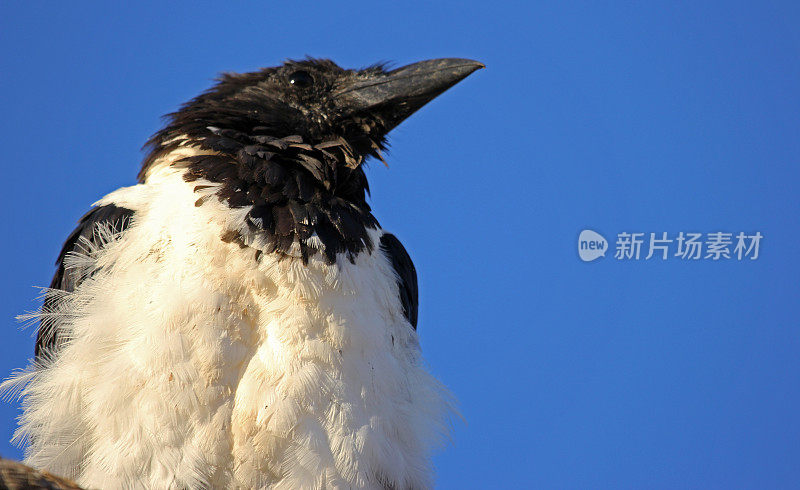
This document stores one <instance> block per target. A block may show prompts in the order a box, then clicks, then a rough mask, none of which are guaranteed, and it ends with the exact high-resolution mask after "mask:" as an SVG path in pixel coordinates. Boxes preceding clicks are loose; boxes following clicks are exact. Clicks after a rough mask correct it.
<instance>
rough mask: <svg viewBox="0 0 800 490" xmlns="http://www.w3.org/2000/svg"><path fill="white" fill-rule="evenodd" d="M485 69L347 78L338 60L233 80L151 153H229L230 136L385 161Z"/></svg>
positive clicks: (295, 64) (172, 127) (375, 72)
mask: <svg viewBox="0 0 800 490" xmlns="http://www.w3.org/2000/svg"><path fill="white" fill-rule="evenodd" d="M482 67H483V65H482V64H481V63H478V62H476V61H472V60H468V59H458V58H447V59H436V60H428V61H422V62H419V63H414V64H411V65H408V66H404V67H402V68H398V69H395V70H386V69H385V67H384V66H383V65H374V66H371V67H368V68H365V69H363V70H346V69H343V68H340V67H339V66H337V65H336V64H335V63H333V62H332V61H330V60H320V59H306V60H302V61H287V62H286V63H284V64H283V65H281V66H277V67H272V68H264V69H262V70H259V71H256V72H251V73H244V74H234V73H228V74H224V75H222V76H221V77H220V79H219V81H218V83H217V84H216V85H215V86H214V87H212V88H211V89H210V90H208V91H207V92H205V93H204V94H202V95H200V96H199V97H197V98H195V99H193V100H191V101H189V102H188V103H187V104H185V105H184V106H183V107H182V108H181V109H180V110H179V111H178V112H175V113H173V114H171V115H170V116H168V117H169V124H168V125H167V127H166V128H164V129H163V130H161V131H160V132H159V133H157V134H156V135H155V136H154V137H153V138H152V139H151V140H150V142H149V146H150V148H151V150H154V153H158V152H159V150H163V149H164V147H165V146H169V145H170V143H173V144H174V143H182V144H186V143H189V144H198V145H199V146H204V147H208V148H206V149H212V150H215V151H220V150H222V151H229V150H231V149H232V148H229V147H226V146H225V145H220V144H218V143H219V141H218V139H219V137H220V136H222V134H223V132H224V133H225V134H226V135H227V138H228V139H231V140H234V141H237V140H241V141H240V142H241V143H252V141H249V140H248V139H247V137H252V136H258V135H262V136H266V137H274V138H285V137H287V136H291V137H300V138H302V140H303V143H304V144H310V145H316V144H319V143H323V142H326V141H334V140H337V138H342V139H344V141H346V142H347V143H348V144H349V145H350V150H352V153H353V154H352V155H351V156H352V157H353V158H355V159H357V160H358V161H359V162H360V161H361V160H362V159H363V158H364V157H366V156H369V155H372V156H379V153H377V152H376V151H379V150H381V149H383V148H384V145H385V141H386V135H387V133H388V132H389V131H390V130H391V129H393V128H394V127H395V126H397V125H398V124H400V122H402V121H403V120H404V119H406V118H407V117H408V116H410V115H411V114H413V113H414V112H415V111H416V110H418V109H419V108H421V107H422V106H423V105H425V104H426V103H428V102H430V101H431V100H432V99H434V98H435V97H436V96H438V95H439V94H441V93H442V92H444V91H445V90H447V89H448V88H450V87H452V86H453V85H455V84H456V83H458V82H459V81H461V80H462V79H464V78H465V77H467V76H468V75H469V74H470V73H472V72H474V71H475V70H477V69H479V68H482ZM237 133H238V134H237ZM215 143H216V144H215ZM231 143H232V142H231ZM229 146H233V145H229ZM151 156H152V155H151ZM149 160H152V158H151V159H149ZM146 163H148V162H146ZM149 163H152V162H149ZM343 163H347V162H343Z"/></svg>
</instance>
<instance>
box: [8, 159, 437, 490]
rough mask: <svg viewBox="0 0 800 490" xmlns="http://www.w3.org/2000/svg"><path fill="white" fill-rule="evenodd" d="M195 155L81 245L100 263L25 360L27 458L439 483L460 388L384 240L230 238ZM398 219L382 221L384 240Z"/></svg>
mask: <svg viewBox="0 0 800 490" xmlns="http://www.w3.org/2000/svg"><path fill="white" fill-rule="evenodd" d="M202 184H205V185H208V186H209V187H208V188H207V189H205V190H203V191H199V192H201V193H205V198H202V199H201V200H200V201H198V197H201V196H199V195H198V192H196V187H197V185H198V182H194V183H192V184H191V185H190V184H187V183H185V182H184V181H183V179H182V178H181V175H180V172H179V171H177V170H174V169H172V168H170V167H168V166H165V167H161V168H159V169H157V170H156V171H154V172H153V174H151V175H150V176H149V177H148V181H147V183H146V184H141V185H138V186H134V187H130V188H126V189H121V190H119V191H117V192H115V193H112V194H110V195H109V196H107V197H106V198H104V199H103V200H102V201H100V203H101V204H107V203H115V204H117V205H121V206H125V207H127V208H130V209H132V210H134V211H135V216H134V219H133V222H132V224H131V226H130V227H129V228H128V229H127V230H126V231H125V232H124V233H121V234H115V233H113V230H108V233H106V235H107V236H106V238H107V243H106V244H105V245H104V246H102V247H100V248H97V249H94V250H87V251H86V254H84V255H75V256H72V257H71V258H70V259H69V264H68V265H69V267H71V268H74V269H80V270H85V271H86V273H87V277H88V274H89V273H90V272H91V273H92V275H91V277H88V278H87V279H86V280H85V281H84V282H83V283H82V284H81V285H80V287H78V288H77V289H76V290H75V291H74V292H71V293H64V292H52V293H50V294H54V295H61V297H60V299H59V302H58V304H59V309H58V311H56V312H52V313H47V314H46V318H44V319H43V322H44V324H45V325H47V324H51V325H52V324H57V325H58V328H59V329H61V330H62V331H64V332H67V333H68V335H69V337H70V339H71V340H70V342H68V343H67V344H66V345H65V346H64V347H63V348H61V350H60V351H59V354H58V355H57V356H55V357H54V358H53V359H50V360H45V361H44V362H40V363H38V364H36V365H34V366H32V367H31V368H29V369H28V370H27V371H25V372H23V373H21V374H20V375H18V376H17V377H16V378H15V379H14V380H12V381H11V383H12V384H14V383H16V384H17V385H18V386H23V385H24V386H25V388H24V394H25V398H24V405H25V413H24V415H23V417H22V420H21V426H20V430H19V433H18V436H17V437H18V438H20V439H27V440H28V441H29V443H30V446H29V449H28V453H27V458H26V461H27V462H28V463H29V464H31V465H33V466H36V467H40V468H46V469H48V470H50V471H52V472H55V473H58V474H62V475H65V476H68V477H73V478H75V479H76V480H77V481H78V482H79V483H82V484H84V485H86V486H88V487H97V488H138V487H141V488H260V487H266V488H276V489H277V488H396V489H404V488H425V487H428V486H430V484H431V476H432V475H431V468H430V467H429V458H428V456H429V454H428V452H429V449H430V447H431V444H432V443H435V442H436V440H437V439H438V438H439V436H440V435H441V434H442V433H443V432H444V431H445V429H446V427H445V424H446V420H447V411H448V410H449V397H448V395H447V392H446V391H445V390H444V389H443V388H442V386H441V385H440V384H439V383H438V382H437V381H436V380H435V379H434V378H433V377H431V376H430V375H429V374H428V373H427V371H426V370H425V368H424V365H423V363H422V361H421V358H420V356H419V345H418V341H417V336H416V332H415V331H414V330H413V329H412V327H411V326H410V325H409V323H408V321H407V320H406V318H405V317H404V315H403V309H402V305H401V303H400V300H399V299H398V293H397V284H396V277H395V273H394V271H393V270H392V267H391V264H390V261H389V259H388V258H387V257H386V256H385V255H384V254H383V253H382V251H381V250H380V248H378V247H377V246H376V247H374V248H373V249H372V251H371V252H368V251H364V252H362V253H360V254H359V255H358V256H357V257H356V258H355V261H354V263H351V262H350V261H348V260H347V259H345V258H342V260H337V261H336V263H335V264H333V265H329V264H327V263H325V261H323V260H322V259H321V258H320V257H319V256H318V255H317V256H312V257H311V259H310V260H309V262H308V264H303V262H302V260H300V259H299V258H296V257H292V256H286V255H276V254H269V253H261V252H260V250H259V248H260V244H259V243H258V241H257V240H255V239H251V238H248V236H246V235H245V236H244V239H245V242H247V245H248V246H243V245H241V244H237V243H226V242H224V241H223V240H221V239H220V236H222V235H223V234H224V233H225V232H226V231H229V230H240V229H242V226H243V225H242V223H243V220H244V216H245V214H246V212H247V209H246V208H243V209H239V210H232V209H230V208H229V207H228V206H226V205H225V204H224V203H221V202H220V201H219V200H218V199H217V198H216V196H214V191H215V187H214V186H215V184H213V183H210V182H208V183H202ZM382 233H383V232H382V231H381V230H375V231H373V232H371V234H372V238H373V241H374V242H375V243H377V241H378V239H379V238H380V236H381V234H382Z"/></svg>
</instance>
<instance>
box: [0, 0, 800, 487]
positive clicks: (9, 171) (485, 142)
mask: <svg viewBox="0 0 800 490" xmlns="http://www.w3.org/2000/svg"><path fill="white" fill-rule="evenodd" d="M129 3H130V4H134V3H135V4H136V6H135V7H133V6H125V5H122V2H97V3H95V4H90V3H82V4H81V5H82V6H79V5H78V4H79V3H76V2H3V4H2V6H0V63H1V64H0V69H1V73H2V74H0V114H2V117H0V143H2V149H3V150H2V154H1V155H0V160H2V169H3V170H2V172H3V182H4V185H3V192H2V193H0V199H1V200H2V205H0V210H1V211H0V212H2V213H3V218H2V233H3V237H4V240H3V241H2V245H0V246H1V247H2V250H0V254H1V255H2V257H3V258H4V267H3V269H4V272H3V277H4V280H3V281H2V283H0V288H2V294H0V319H2V320H0V326H2V329H3V333H2V339H3V340H2V342H0V372H2V373H9V372H10V371H11V370H12V369H14V368H18V367H22V366H24V365H25V364H26V360H27V359H28V358H29V357H30V356H31V355H32V352H33V339H32V337H31V335H32V334H33V331H32V330H27V331H20V330H18V325H17V324H16V323H15V322H14V320H13V318H14V316H15V315H17V314H19V313H22V312H24V311H26V310H29V309H32V308H34V307H35V306H36V303H35V302H34V298H35V297H36V295H37V291H36V290H35V289H34V288H33V286H43V285H46V284H48V283H49V280H50V276H51V274H52V272H53V265H52V264H53V260H54V259H55V257H56V254H57V252H58V250H59V248H60V246H61V243H62V242H63V240H64V238H65V237H66V236H67V234H68V233H69V232H70V231H71V230H72V228H73V226H74V223H75V221H76V220H77V219H78V217H80V215H81V214H82V213H83V212H84V211H86V209H87V208H88V206H89V204H90V203H92V202H94V201H95V200H96V199H98V198H99V197H100V196H102V195H104V194H106V193H108V192H110V191H111V190H113V189H115V188H117V187H119V186H124V185H130V184H133V183H134V181H135V175H136V172H137V169H138V165H139V162H140V159H141V153H140V150H139V148H140V147H141V145H142V144H143V143H144V141H145V140H146V139H147V138H148V136H149V135H150V134H151V133H153V132H154V131H155V130H156V129H158V128H159V125H160V119H159V118H160V116H161V115H162V114H165V113H167V112H170V111H172V110H174V109H175V108H176V107H177V106H178V105H179V104H180V103H181V102H183V101H185V100H187V99H188V98H190V97H192V96H194V95H196V94H197V93H198V92H199V91H201V90H203V89H204V88H206V87H208V86H209V84H210V80H211V79H212V78H213V77H214V76H215V74H216V73H218V72H220V71H224V70H229V71H244V70H251V69H255V68H257V67H260V66H270V65H274V64H277V63H279V62H280V61H281V60H282V59H284V58H287V57H302V56H304V55H306V54H308V55H313V56H318V57H330V58H332V59H334V60H335V61H336V62H338V63H339V64H341V65H343V66H346V67H359V66H364V65H368V64H371V63H373V62H376V61H379V60H390V61H393V62H394V63H396V65H402V64H406V63H410V62H413V61H417V60H421V59H428V58H436V57H468V58H474V59H477V60H480V61H482V62H484V63H485V64H486V66H487V68H486V70H482V71H480V72H477V73H475V74H474V75H473V76H471V77H470V78H469V79H467V80H465V81H464V82H463V83H461V84H460V85H459V86H457V87H455V88H454V89H452V90H451V91H450V92H448V93H446V94H444V95H443V96H442V97H440V98H439V99H437V100H436V101H434V102H433V103H431V104H430V105H429V106H428V107H426V108H424V109H423V110H422V111H420V112H419V113H418V114H416V115H415V116H413V117H412V118H411V119H409V120H408V121H406V122H405V123H404V124H403V125H402V126H400V127H399V128H398V129H397V130H395V131H394V134H393V137H392V138H391V143H392V151H391V153H390V154H389V155H388V162H389V164H390V167H391V168H390V169H388V170H387V169H385V168H384V167H383V165H381V164H377V165H376V164H373V165H372V166H371V169H370V171H369V176H370V178H371V186H372V195H373V201H372V202H373V204H374V209H375V212H376V215H377V217H378V219H379V220H380V221H381V223H382V224H383V225H384V227H386V228H388V229H390V230H392V231H394V232H395V233H396V234H397V235H398V236H399V237H400V239H401V240H402V241H403V242H404V243H405V245H406V248H407V249H408V250H409V251H410V254H411V256H412V257H413V259H414V261H415V262H416V264H417V268H418V270H419V274H420V282H421V313H420V315H421V316H420V328H419V330H420V334H421V337H422V346H423V350H424V352H425V355H426V357H427V359H428V361H429V364H430V366H431V369H432V371H433V372H434V373H436V375H437V376H439V377H440V378H441V379H442V380H443V381H444V382H445V383H446V384H447V385H448V386H450V387H451V388H452V390H453V391H454V392H455V393H456V395H457V396H458V398H459V399H460V402H461V409H462V411H463V415H464V418H465V419H466V423H460V422H458V423H456V425H455V430H454V433H453V442H452V444H451V445H450V446H449V447H447V448H446V449H445V450H444V451H443V452H442V453H440V455H439V456H438V457H437V458H436V465H437V469H438V486H439V487H440V488H443V489H451V488H452V489H463V488H553V489H556V488H557V489H564V488H706V489H707V488H725V489H728V488H790V487H794V488H797V486H798V485H800V322H798V313H800V311H799V310H800V308H798V298H800V279H799V276H800V260H798V245H800V232H798V218H800V212H799V211H800V197H799V194H798V184H800V171H798V164H799V163H800V161H799V160H800V138H799V136H800V30H798V28H797V26H798V25H800V7H799V6H798V5H800V4H798V3H797V2H788V1H787V2H769V4H768V5H765V2H730V1H729V2H675V1H664V2H614V3H613V4H611V5H608V2H603V4H605V5H601V3H600V2H578V3H573V2H491V3H490V4H487V3H484V2H476V1H471V0H466V1H460V2H430V1H427V2H420V3H409V2H402V3H400V2H395V3H393V4H389V3H384V2H326V3H321V2H320V3H317V4H314V5H312V4H307V5H303V4H301V3H299V2H294V3H284V4H279V3H277V2H269V3H267V2H264V3H261V2H184V3H176V2H163V3H162V2H129ZM12 4H13V5H12ZM757 4H758V5H757ZM584 228H590V229H593V230H595V231H598V232H599V233H601V234H603V235H604V236H605V237H606V238H608V239H609V241H610V242H612V243H611V245H612V246H613V241H614V240H615V238H616V234H617V233H619V232H623V231H628V232H646V233H649V232H656V233H661V232H668V233H669V234H670V235H675V234H677V233H678V232H680V231H698V232H702V233H711V232H716V231H724V232H731V233H737V232H739V231H744V232H747V233H754V232H756V231H759V232H760V233H761V234H762V235H763V236H764V238H763V240H762V242H761V247H760V256H759V258H758V259H757V260H754V261H751V260H743V261H737V260H735V259H734V260H721V261H717V262H714V261H711V260H699V261H683V260H681V259H680V258H676V257H671V258H670V259H668V260H666V261H656V260H650V261H645V260H639V261H634V260H627V261H620V260H616V259H614V258H613V256H612V254H607V256H606V257H605V258H601V259H598V260H597V261H595V262H591V263H584V262H582V261H581V260H580V259H579V258H578V254H577V237H578V234H579V233H580V231H581V230H583V229H584ZM4 375H5V374H4ZM17 413H18V412H17V405H15V404H13V403H12V404H8V403H3V404H0V453H2V454H3V455H4V456H8V457H19V455H20V453H19V451H18V450H17V449H15V448H13V447H12V446H11V445H10V444H8V443H7V442H6V441H7V440H8V439H9V438H10V436H11V433H12V430H13V426H14V421H13V419H14V417H15V416H16V415H17Z"/></svg>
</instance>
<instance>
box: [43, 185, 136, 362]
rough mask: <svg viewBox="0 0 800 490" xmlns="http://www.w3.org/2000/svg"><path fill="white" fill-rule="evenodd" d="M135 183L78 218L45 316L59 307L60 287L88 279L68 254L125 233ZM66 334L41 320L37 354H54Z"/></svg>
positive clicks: (61, 258) (58, 265) (60, 259)
mask: <svg viewBox="0 0 800 490" xmlns="http://www.w3.org/2000/svg"><path fill="white" fill-rule="evenodd" d="M135 187H139V186H134V187H133V188H122V189H120V190H118V191H116V192H114V193H111V194H109V195H108V196H106V197H104V198H103V199H101V200H100V201H97V202H96V203H94V205H93V206H92V207H91V209H89V211H87V212H86V213H85V214H84V215H83V216H82V217H81V218H80V219H79V220H78V224H77V226H76V227H75V229H74V230H73V231H72V233H70V234H69V236H67V239H66V240H65V241H64V244H63V245H62V247H61V250H60V252H59V253H58V257H57V258H56V263H55V265H56V271H55V273H54V275H53V278H52V280H51V281H50V290H51V291H50V293H48V294H46V295H45V296H44V304H43V305H42V314H43V315H42V318H47V316H48V313H53V312H54V311H55V310H56V309H57V308H58V306H57V304H58V300H59V299H58V298H59V295H58V294H57V291H65V292H72V291H74V290H75V289H76V288H77V287H78V286H79V285H80V284H81V283H82V282H83V281H84V280H85V279H86V276H85V275H84V274H83V272H82V271H80V270H78V269H77V268H73V267H69V266H68V261H69V257H70V256H71V255H74V254H86V253H88V252H90V251H91V250H96V249H98V248H101V247H102V246H103V244H104V241H106V240H107V239H108V237H109V236H111V235H113V234H117V233H122V232H124V231H125V230H126V229H127V228H128V227H129V226H130V224H131V221H132V218H133V216H134V214H135V209H134V208H135V206H132V205H131V204H130V203H129V202H128V200H127V199H125V198H124V196H126V195H131V194H132V191H131V190H132V189H134V188H135ZM133 194H135V190H134V191H133ZM63 337H64V333H63V332H61V331H60V330H59V328H58V327H57V326H56V325H52V324H47V323H45V322H41V323H40V325H39V330H38V332H37V335H36V347H35V355H36V357H37V358H39V357H40V356H42V355H44V354H45V352H50V353H51V354H54V353H55V350H57V348H58V346H59V344H60V342H62V341H63V340H64V338H63Z"/></svg>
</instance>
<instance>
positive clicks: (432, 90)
mask: <svg viewBox="0 0 800 490" xmlns="http://www.w3.org/2000/svg"><path fill="white" fill-rule="evenodd" d="M481 68H484V65H483V63H479V62H477V61H473V60H467V59H461V58H441V59H436V60H427V61H420V62H419V63H414V64H411V65H407V66H404V67H402V68H398V69H396V70H392V71H390V72H387V73H376V74H371V75H369V76H368V77H367V78H362V79H359V80H356V81H354V82H353V83H351V84H349V85H347V86H346V87H342V88H341V89H340V90H339V91H338V92H336V93H335V94H334V95H335V97H336V98H337V99H338V102H339V103H340V104H341V105H342V106H343V107H347V108H348V109H349V111H348V112H350V113H351V114H352V113H357V112H369V113H371V114H374V115H377V116H379V117H381V119H383V121H384V123H385V127H384V130H385V131H386V132H388V131H389V130H391V129H392V128H394V127H395V126H397V125H398V124H400V123H401V122H402V121H403V120H404V119H406V118H407V117H408V116H410V115H411V114H413V113H414V112H416V111H417V110H418V109H419V108H421V107H422V106H424V105H425V104H427V103H428V102H430V101H431V100H433V99H434V98H436V96H438V95H439V94H441V93H442V92H444V91H445V90H447V89H449V88H450V87H452V86H453V85H455V84H457V83H458V82H460V81H461V80H463V79H465V78H466V77H467V76H468V75H469V74H470V73H472V72H474V71H475V70H479V69H481Z"/></svg>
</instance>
